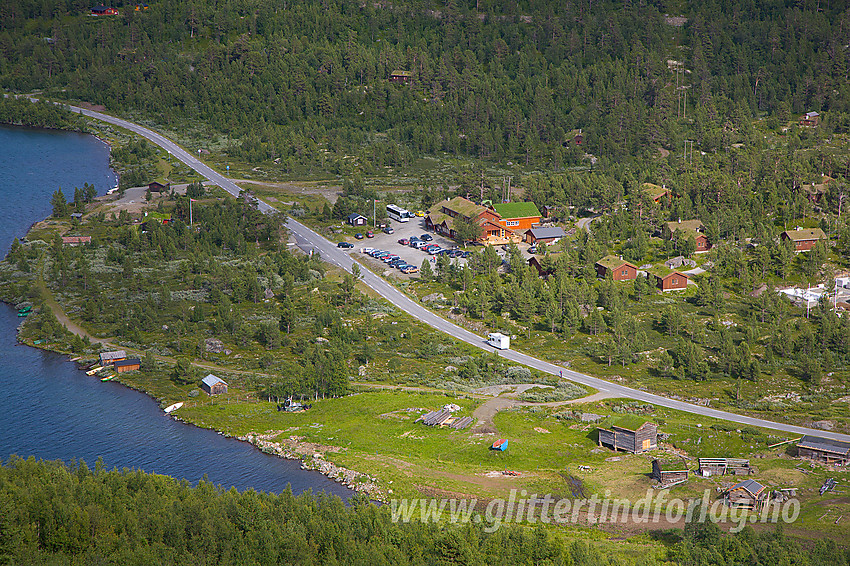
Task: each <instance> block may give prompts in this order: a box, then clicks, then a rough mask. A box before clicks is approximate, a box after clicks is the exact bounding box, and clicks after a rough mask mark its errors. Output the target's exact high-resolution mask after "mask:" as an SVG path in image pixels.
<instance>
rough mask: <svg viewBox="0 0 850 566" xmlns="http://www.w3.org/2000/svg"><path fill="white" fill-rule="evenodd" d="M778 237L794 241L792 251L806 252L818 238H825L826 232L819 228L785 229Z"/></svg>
mask: <svg viewBox="0 0 850 566" xmlns="http://www.w3.org/2000/svg"><path fill="white" fill-rule="evenodd" d="M779 237H780V238H782V240H791V241H792V242H794V251H796V252H807V251H809V250H811V249H812V248H813V247H815V244H817V243H818V240H825V239H826V234H824V233H823V230H821V229H820V228H810V229H806V230H785V231H784V232H782V234H780V236H779Z"/></svg>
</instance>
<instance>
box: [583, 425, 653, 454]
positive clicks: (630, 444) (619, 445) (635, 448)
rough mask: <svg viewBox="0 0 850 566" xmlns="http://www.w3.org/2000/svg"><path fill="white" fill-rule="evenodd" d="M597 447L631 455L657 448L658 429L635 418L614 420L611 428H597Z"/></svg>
mask: <svg viewBox="0 0 850 566" xmlns="http://www.w3.org/2000/svg"><path fill="white" fill-rule="evenodd" d="M596 430H597V432H598V433H599V445H600V446H608V447H609V448H612V449H614V450H623V451H625V452H631V453H633V454H639V453H641V452H646V451H647V450H654V449H655V448H657V447H658V427H657V426H656V425H655V423H650V422H646V421H644V420H643V419H639V418H635V417H620V418H619V419H615V420H614V421H613V423H612V424H611V428H602V427H600V428H598V429H596Z"/></svg>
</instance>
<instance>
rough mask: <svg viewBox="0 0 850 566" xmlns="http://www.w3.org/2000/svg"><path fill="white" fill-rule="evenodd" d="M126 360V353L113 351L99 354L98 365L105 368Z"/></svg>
mask: <svg viewBox="0 0 850 566" xmlns="http://www.w3.org/2000/svg"><path fill="white" fill-rule="evenodd" d="M126 359H127V352H125V351H124V350H115V351H113V352H101V353H100V365H102V366H106V365H110V364H114V363H115V362H120V361H122V360H126Z"/></svg>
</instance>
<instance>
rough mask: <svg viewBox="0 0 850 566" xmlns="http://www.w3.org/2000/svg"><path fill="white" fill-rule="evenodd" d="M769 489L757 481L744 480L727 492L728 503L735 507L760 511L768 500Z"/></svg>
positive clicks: (725, 497)
mask: <svg viewBox="0 0 850 566" xmlns="http://www.w3.org/2000/svg"><path fill="white" fill-rule="evenodd" d="M767 495H768V492H767V488H766V487H765V486H763V485H762V484H760V483H759V482H757V481H756V480H744V481H742V482H740V483H737V484H735V485H733V486H732V487H731V488H729V491H727V492H726V495H725V496H724V499H725V500H726V503H727V504H728V505H730V506H734V507H744V508H746V509H752V510H758V509H760V508H761V506H762V505H763V504H764V502H765V500H766V499H767Z"/></svg>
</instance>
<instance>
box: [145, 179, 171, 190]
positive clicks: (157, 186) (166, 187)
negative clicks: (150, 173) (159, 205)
mask: <svg viewBox="0 0 850 566" xmlns="http://www.w3.org/2000/svg"><path fill="white" fill-rule="evenodd" d="M148 190H150V192H152V193H167V192H168V191H170V190H171V183H166V184H165V185H163V184H162V183H160V182H159V181H153V182H152V183H148Z"/></svg>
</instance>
